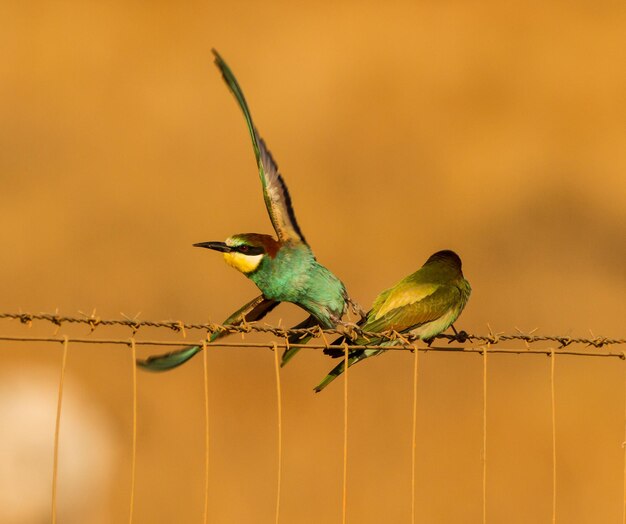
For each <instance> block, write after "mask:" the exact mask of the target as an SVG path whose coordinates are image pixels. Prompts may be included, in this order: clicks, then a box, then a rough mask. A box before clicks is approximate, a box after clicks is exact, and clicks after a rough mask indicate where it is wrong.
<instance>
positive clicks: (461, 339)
mask: <svg viewBox="0 0 626 524" xmlns="http://www.w3.org/2000/svg"><path fill="white" fill-rule="evenodd" d="M450 327H451V328H452V331H454V337H453V338H450V339H449V340H448V344H450V343H452V342H458V343H459V344H464V343H465V342H467V341H468V339H469V335H468V334H467V331H464V330H461V331H457V330H456V328H455V327H454V325H452V326H450Z"/></svg>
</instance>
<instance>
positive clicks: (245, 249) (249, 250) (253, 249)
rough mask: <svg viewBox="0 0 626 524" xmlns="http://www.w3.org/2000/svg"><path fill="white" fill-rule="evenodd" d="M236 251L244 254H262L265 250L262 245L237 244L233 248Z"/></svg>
mask: <svg viewBox="0 0 626 524" xmlns="http://www.w3.org/2000/svg"><path fill="white" fill-rule="evenodd" d="M233 249H234V250H235V251H237V252H239V253H242V254H243V255H262V254H263V253H265V250H264V249H263V248H262V247H260V246H246V245H243V246H237V247H235V248H233Z"/></svg>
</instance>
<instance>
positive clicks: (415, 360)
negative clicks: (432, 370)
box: [411, 344, 420, 524]
mask: <svg viewBox="0 0 626 524" xmlns="http://www.w3.org/2000/svg"><path fill="white" fill-rule="evenodd" d="M419 353H420V352H419V350H418V348H417V344H415V349H414V350H413V427H412V435H411V524H415V455H416V453H415V451H416V444H417V371H418V363H419Z"/></svg>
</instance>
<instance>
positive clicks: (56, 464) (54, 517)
mask: <svg viewBox="0 0 626 524" xmlns="http://www.w3.org/2000/svg"><path fill="white" fill-rule="evenodd" d="M68 345H69V342H68V338H67V335H66V336H64V337H63V356H62V358H61V377H60V379H59V395H58V399H57V414H56V421H55V425H54V452H53V458H52V524H56V521H57V476H58V469H59V430H60V426H61V405H62V404H63V385H64V383H65V366H66V364H67V350H68Z"/></svg>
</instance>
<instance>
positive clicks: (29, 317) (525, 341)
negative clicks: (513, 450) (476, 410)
mask: <svg viewBox="0 0 626 524" xmlns="http://www.w3.org/2000/svg"><path fill="white" fill-rule="evenodd" d="M0 320H16V321H19V322H20V323H22V324H24V325H26V326H29V327H30V326H32V325H33V323H34V322H42V323H49V324H51V325H53V326H54V333H53V334H52V335H51V336H44V337H42V336H26V335H23V336H5V335H2V334H0V341H10V342H29V343H48V344H53V343H60V344H62V345H63V354H62V362H61V371H60V380H59V390H58V401H57V412H56V424H55V437H54V457H53V478H52V488H51V495H52V509H51V511H52V522H53V523H56V513H57V512H56V505H57V496H56V493H57V469H58V441H59V427H60V421H61V412H62V401H63V384H64V379H65V368H66V363H67V355H68V348H69V345H70V344H118V345H125V346H128V347H129V348H130V350H131V351H130V356H131V360H130V364H131V366H132V379H133V381H132V399H133V400H132V402H133V419H132V420H133V424H132V461H131V493H130V499H129V522H131V523H132V521H133V510H134V493H135V470H136V468H135V464H136V458H135V457H136V450H137V372H136V365H135V362H136V348H137V346H139V345H145V346H161V347H172V346H173V347H181V346H189V345H199V346H203V349H204V350H205V351H203V369H204V407H205V490H204V491H205V501H204V522H205V523H206V522H208V516H209V515H208V482H209V403H208V372H207V369H208V366H207V358H206V356H207V351H206V349H207V346H208V344H209V343H208V336H209V335H210V334H212V333H216V332H220V333H224V334H234V333H241V334H246V333H263V334H266V335H268V338H270V340H268V341H267V342H249V341H246V340H245V339H244V340H240V341H237V342H226V341H223V340H221V339H219V340H217V341H215V342H212V343H211V344H210V345H211V346H217V347H232V348H237V347H239V348H241V347H248V348H256V349H261V348H265V349H270V350H272V351H273V353H274V364H275V365H274V368H275V379H276V398H277V415H278V425H277V446H278V465H277V466H278V475H277V479H276V512H275V515H276V523H278V522H279V518H280V500H281V471H282V403H281V382H280V365H279V358H278V350H279V349H288V348H289V347H303V348H308V349H313V350H323V349H326V348H333V349H342V350H343V351H344V360H345V362H346V364H347V359H348V352H349V350H353V349H383V350H385V351H412V352H413V354H414V365H413V420H412V450H411V460H412V465H411V466H412V472H411V497H412V498H411V516H412V522H413V523H415V515H416V511H415V462H416V427H417V403H418V395H417V392H418V389H417V385H418V374H419V354H420V353H421V352H438V351H439V352H441V351H445V352H455V353H479V354H480V355H482V362H483V369H482V375H483V406H482V411H483V442H482V448H483V449H482V465H483V471H482V520H483V522H484V523H486V522H487V512H486V500H487V488H486V486H487V483H486V479H487V467H486V466H487V370H488V367H487V366H488V355H492V354H519V355H531V354H534V355H538V354H543V355H548V356H549V357H550V358H551V363H550V391H551V399H550V401H551V422H552V522H553V523H554V522H556V493H557V463H556V457H557V455H556V413H555V412H556V410H555V387H554V371H555V362H556V357H557V356H561V355H573V356H578V357H583V356H584V357H605V358H617V359H621V360H626V350H621V351H620V350H618V349H614V346H623V345H625V344H626V339H625V338H606V337H595V336H592V337H590V338H581V337H567V336H547V335H536V334H534V333H523V332H521V331H520V332H517V333H514V334H504V333H492V332H491V330H490V332H489V333H487V334H485V335H476V334H467V333H464V332H461V333H459V334H455V335H446V334H441V335H438V336H437V337H435V338H436V342H433V343H431V344H430V345H428V346H427V345H425V344H424V343H422V342H421V341H418V340H414V339H412V338H411V337H410V336H407V335H403V334H400V333H397V332H394V331H390V332H385V333H382V334H381V333H368V332H363V331H361V330H360V329H359V328H358V327H356V326H346V327H344V326H340V327H338V328H336V329H329V330H322V329H321V328H308V329H291V330H290V329H284V328H281V327H275V326H269V325H265V324H259V323H252V324H247V323H243V324H241V325H228V326H225V325H220V324H214V323H202V324H189V323H184V322H181V321H158V322H157V321H139V320H136V319H131V318H128V317H124V318H121V319H102V318H100V317H98V316H96V315H95V312H94V313H92V314H90V315H85V314H82V316H79V317H69V316H61V315H58V314H46V313H41V314H30V313H0ZM66 324H79V325H85V326H88V327H89V329H90V335H91V334H93V333H94V332H95V331H96V330H102V329H105V328H107V327H113V326H118V327H119V326H121V327H125V328H128V329H129V331H130V333H129V337H128V338H93V337H91V336H88V337H69V336H67V335H64V334H60V330H61V328H62V327H63V326H64V325H66ZM142 328H159V329H166V330H169V331H171V332H174V333H177V334H180V335H181V337H182V339H181V340H174V341H171V340H141V339H137V338H136V337H137V335H138V333H139V332H140V330H141V329H142ZM190 331H203V332H204V333H205V335H204V336H203V337H199V338H197V339H193V338H192V337H191V336H189V332H190ZM0 333H1V331H0ZM294 334H300V335H312V336H313V337H315V340H314V341H312V342H311V343H309V344H290V343H289V341H288V337H289V336H290V335H294ZM346 334H347V335H349V336H351V337H354V336H356V335H365V336H366V337H367V336H374V335H375V337H376V338H378V339H381V338H382V339H383V341H393V342H394V345H393V346H381V345H363V346H356V345H353V346H348V345H347V344H342V345H333V344H329V343H328V338H327V335H346ZM441 342H447V344H446V345H442V344H439V343H441ZM515 343H517V344H518V345H521V346H522V347H510V346H505V344H511V345H515ZM437 344H439V345H437ZM451 344H455V345H451ZM537 346H542V347H537ZM348 369H349V368H348V367H347V366H346V371H345V373H344V390H343V393H344V395H343V396H344V417H343V425H344V428H343V483H342V486H343V492H342V522H343V523H344V524H345V522H346V519H347V488H348V485H347V472H348V461H347V453H348V399H349V397H348V392H349V387H348V385H349V371H348ZM624 441H625V446H624V491H623V493H624V497H623V522H624V523H625V524H626V413H625V435H624Z"/></svg>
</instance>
